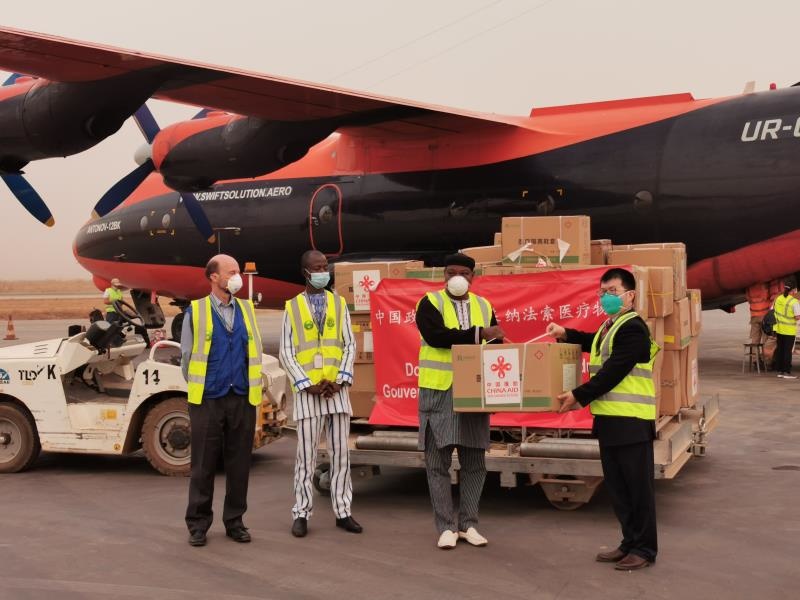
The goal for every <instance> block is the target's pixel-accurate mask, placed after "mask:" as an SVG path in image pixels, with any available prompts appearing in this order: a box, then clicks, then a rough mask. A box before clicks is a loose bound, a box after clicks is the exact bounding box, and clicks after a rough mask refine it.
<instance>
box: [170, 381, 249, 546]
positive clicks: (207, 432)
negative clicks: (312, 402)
mask: <svg viewBox="0 0 800 600" xmlns="http://www.w3.org/2000/svg"><path fill="white" fill-rule="evenodd" d="M189 420H190V422H191V426H192V476H191V479H190V481H189V506H188V507H187V508H186V526H187V527H188V528H189V531H198V530H199V531H207V530H208V528H209V527H211V521H212V520H213V518H214V513H213V511H212V510H211V504H212V502H213V500H214V475H215V474H216V470H217V464H218V462H219V457H220V454H221V455H222V456H223V457H224V459H225V504H224V508H223V511H222V522H223V523H224V524H225V529H230V528H231V527H236V526H237V525H241V524H242V515H243V514H244V513H245V511H246V510H247V484H248V482H249V479H250V458H251V456H252V454H253V438H254V436H255V428H256V407H255V406H253V405H252V404H250V403H249V402H248V400H247V396H237V395H235V394H229V395H227V396H223V397H222V398H214V399H211V400H208V399H203V402H202V403H201V404H190V405H189Z"/></svg>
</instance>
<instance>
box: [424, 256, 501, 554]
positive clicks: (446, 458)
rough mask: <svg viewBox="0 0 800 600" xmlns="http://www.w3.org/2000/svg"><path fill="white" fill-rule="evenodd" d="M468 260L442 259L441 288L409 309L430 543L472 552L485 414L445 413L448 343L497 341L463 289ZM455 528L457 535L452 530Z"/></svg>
mask: <svg viewBox="0 0 800 600" xmlns="http://www.w3.org/2000/svg"><path fill="white" fill-rule="evenodd" d="M474 268H475V261H474V260H473V259H472V258H470V257H469V256H466V255H464V254H452V255H450V256H448V257H447V258H446V259H445V270H444V277H445V283H446V287H445V289H443V290H439V291H437V292H429V293H427V294H426V295H425V296H423V297H422V299H421V300H420V301H419V303H418V304H417V315H416V323H417V328H418V329H419V332H420V336H421V337H422V341H421V345H420V352H419V449H420V450H424V451H425V471H426V473H427V475H428V487H429V489H430V495H431V503H432V504H433V513H434V520H435V523H436V529H437V530H438V532H439V541H438V543H437V545H438V546H439V548H442V549H445V550H447V549H450V548H454V547H455V545H456V542H457V541H458V540H459V539H463V540H466V541H467V542H468V543H470V544H472V545H473V546H485V545H486V544H487V540H486V538H485V537H483V536H482V535H481V534H480V533H478V531H477V530H476V528H475V526H476V525H477V524H478V505H479V503H480V497H481V492H482V491H483V482H484V480H485V479H486V464H485V458H486V456H485V455H486V450H487V449H488V448H489V415H488V414H481V413H471V414H470V413H455V412H453V367H452V352H451V347H452V346H453V344H480V343H483V342H487V341H492V340H502V339H503V336H504V334H503V330H502V329H501V328H500V327H499V326H498V325H497V319H496V318H495V315H494V311H493V310H492V306H491V304H489V302H488V301H487V300H486V299H484V298H481V297H480V296H476V295H475V294H473V293H471V292H470V291H469V285H470V283H471V282H472V277H473V274H474ZM454 448H455V449H457V450H458V462H459V463H460V465H461V469H460V471H459V476H460V487H459V510H458V515H455V514H454V513H453V498H452V489H451V486H450V473H449V470H450V464H451V462H452V458H453V449H454ZM456 527H457V529H456Z"/></svg>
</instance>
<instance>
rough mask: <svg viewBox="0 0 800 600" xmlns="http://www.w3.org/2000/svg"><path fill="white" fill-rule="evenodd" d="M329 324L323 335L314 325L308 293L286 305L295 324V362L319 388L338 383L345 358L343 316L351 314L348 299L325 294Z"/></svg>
mask: <svg viewBox="0 0 800 600" xmlns="http://www.w3.org/2000/svg"><path fill="white" fill-rule="evenodd" d="M324 293H325V294H326V296H327V301H326V303H325V321H324V323H323V327H322V331H321V332H320V330H319V327H317V324H316V323H315V322H314V316H313V315H312V312H311V307H310V306H309V304H308V298H306V295H305V293H303V294H298V295H297V296H295V297H294V298H292V299H291V300H289V301H288V302H286V312H287V313H288V314H289V319H290V322H291V323H292V344H293V345H294V352H295V358H296V359H297V362H298V363H299V364H300V366H301V367H302V368H303V371H305V373H306V375H308V378H309V379H310V380H311V385H317V384H318V383H319V382H320V381H322V380H323V379H327V380H328V381H336V378H337V377H338V376H339V368H340V367H341V364H342V356H343V355H344V339H343V337H342V314H343V313H344V311H346V310H347V304H346V303H345V299H344V298H342V297H341V296H340V295H339V294H334V293H332V292H329V291H328V290H325V292H324Z"/></svg>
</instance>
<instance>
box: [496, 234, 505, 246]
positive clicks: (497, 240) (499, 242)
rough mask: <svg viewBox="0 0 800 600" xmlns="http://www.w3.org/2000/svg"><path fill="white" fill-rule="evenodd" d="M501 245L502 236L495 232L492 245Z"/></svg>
mask: <svg viewBox="0 0 800 600" xmlns="http://www.w3.org/2000/svg"><path fill="white" fill-rule="evenodd" d="M502 243H503V234H502V233H501V232H499V231H497V232H495V234H494V244H495V246H496V245H498V244H502Z"/></svg>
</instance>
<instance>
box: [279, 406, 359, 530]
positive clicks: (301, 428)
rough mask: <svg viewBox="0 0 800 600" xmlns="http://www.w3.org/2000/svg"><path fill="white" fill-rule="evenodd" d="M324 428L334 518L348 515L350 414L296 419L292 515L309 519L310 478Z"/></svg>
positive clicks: (310, 506)
mask: <svg viewBox="0 0 800 600" xmlns="http://www.w3.org/2000/svg"><path fill="white" fill-rule="evenodd" d="M323 427H324V428H325V429H326V430H327V441H328V452H329V454H330V457H331V470H330V476H331V504H332V505H333V513H334V514H335V515H336V518H337V519H344V518H345V517H349V516H350V504H351V502H352V500H353V480H352V478H351V476H350V451H349V449H348V448H347V436H348V435H349V434H350V415H348V414H346V413H334V414H330V415H322V416H319V417H309V418H307V419H300V420H299V421H297V458H296V459H295V463H294V497H295V503H294V507H293V508H292V518H293V519H297V518H298V517H304V518H306V519H307V518H309V517H310V516H311V512H312V511H311V508H312V498H313V496H312V494H313V485H312V477H313V476H314V469H315V467H316V463H317V447H318V446H319V436H320V433H321V430H322V428H323Z"/></svg>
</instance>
